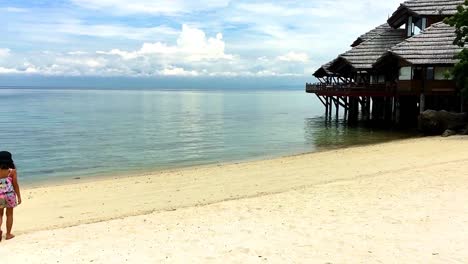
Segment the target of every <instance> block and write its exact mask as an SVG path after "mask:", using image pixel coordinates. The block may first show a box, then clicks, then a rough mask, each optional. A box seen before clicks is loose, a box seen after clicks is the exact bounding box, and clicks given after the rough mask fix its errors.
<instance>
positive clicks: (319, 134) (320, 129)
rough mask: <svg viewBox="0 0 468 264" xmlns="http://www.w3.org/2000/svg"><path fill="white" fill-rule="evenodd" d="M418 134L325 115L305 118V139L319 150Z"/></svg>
mask: <svg viewBox="0 0 468 264" xmlns="http://www.w3.org/2000/svg"><path fill="white" fill-rule="evenodd" d="M416 135H417V134H416V133H415V132H414V131H407V130H395V129H390V128H386V129H382V128H375V127H371V126H369V125H367V124H365V123H358V124H356V125H349V124H348V123H347V122H346V120H344V119H339V120H331V121H330V120H327V119H326V118H325V116H320V117H314V118H306V119H305V120H304V137H305V140H306V141H307V142H309V143H310V144H312V145H313V146H314V147H315V149H317V150H323V149H330V148H339V147H348V146H354V145H364V144H374V143H379V142H386V141H391V140H397V139H404V138H410V137H414V136H416Z"/></svg>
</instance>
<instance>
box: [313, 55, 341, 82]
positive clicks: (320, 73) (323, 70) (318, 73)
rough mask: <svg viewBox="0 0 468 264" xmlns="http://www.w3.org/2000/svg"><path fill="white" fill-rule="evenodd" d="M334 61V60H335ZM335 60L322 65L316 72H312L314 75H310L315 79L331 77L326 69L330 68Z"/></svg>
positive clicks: (330, 73)
mask: <svg viewBox="0 0 468 264" xmlns="http://www.w3.org/2000/svg"><path fill="white" fill-rule="evenodd" d="M335 60H336V59H335ZM335 60H332V61H330V62H328V63H326V64H324V65H322V66H321V67H320V68H318V70H316V71H315V72H314V74H312V75H313V76H315V77H317V78H322V77H326V76H331V75H333V72H331V71H329V70H328V68H329V67H330V65H331V64H332V63H333V62H334V61H335Z"/></svg>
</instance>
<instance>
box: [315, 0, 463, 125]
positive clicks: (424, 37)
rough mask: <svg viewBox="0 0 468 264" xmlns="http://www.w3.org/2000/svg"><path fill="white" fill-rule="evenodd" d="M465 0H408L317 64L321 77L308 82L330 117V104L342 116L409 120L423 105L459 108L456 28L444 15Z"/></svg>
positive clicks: (318, 75)
mask: <svg viewBox="0 0 468 264" xmlns="http://www.w3.org/2000/svg"><path fill="white" fill-rule="evenodd" d="M463 2H464V1H463V0H411V1H407V2H404V3H403V4H401V5H400V7H399V8H398V9H397V10H396V11H395V12H394V13H393V15H392V16H391V17H390V18H389V19H388V20H387V23H385V24H382V25H380V26H378V27H376V28H375V29H372V30H371V31H369V32H367V33H365V34H363V35H361V36H360V37H358V38H357V39H356V40H355V41H354V42H353V43H352V44H351V47H352V49H351V50H349V51H347V52H345V53H343V54H341V55H339V56H338V57H337V58H335V59H334V60H332V61H331V62H329V63H327V64H324V65H323V66H321V67H320V68H319V69H318V70H317V71H316V72H315V73H314V74H313V76H315V77H316V78H317V80H318V81H319V82H318V83H315V84H306V91H307V92H308V93H313V94H315V95H316V96H317V97H318V98H319V99H320V101H321V102H322V103H323V104H324V106H325V109H326V113H327V116H328V117H330V118H331V116H332V111H333V107H335V112H336V116H337V117H338V114H339V108H340V107H342V108H343V109H344V111H345V118H347V119H348V120H350V121H353V120H357V117H358V113H359V110H361V114H362V116H363V118H365V119H372V120H386V121H394V122H396V123H412V122H414V121H415V120H416V118H417V116H418V114H419V113H420V112H421V111H424V110H426V109H429V108H431V109H436V110H438V109H445V110H452V111H461V110H463V106H464V104H463V102H462V99H461V96H460V93H459V89H458V88H457V86H456V84H455V81H454V80H453V78H452V76H451V74H450V72H451V71H450V70H451V69H452V68H453V66H454V65H455V64H456V63H457V60H456V59H455V55H456V54H457V53H458V52H459V51H461V48H460V47H458V46H456V45H454V44H453V41H454V40H455V29H454V28H453V27H450V26H449V25H446V24H444V23H443V22H442V21H443V20H444V19H445V18H446V17H449V16H451V15H453V14H455V13H456V12H457V7H458V6H459V5H461V4H463Z"/></svg>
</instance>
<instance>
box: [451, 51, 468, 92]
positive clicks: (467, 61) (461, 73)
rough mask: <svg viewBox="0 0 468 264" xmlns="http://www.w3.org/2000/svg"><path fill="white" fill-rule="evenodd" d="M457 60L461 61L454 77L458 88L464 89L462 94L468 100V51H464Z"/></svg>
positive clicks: (454, 70) (456, 66) (454, 72)
mask: <svg viewBox="0 0 468 264" xmlns="http://www.w3.org/2000/svg"><path fill="white" fill-rule="evenodd" d="M457 58H458V59H459V60H460V62H459V63H457V64H456V65H455V68H454V69H453V75H454V77H455V80H456V82H457V84H458V86H459V87H460V88H461V89H462V94H463V95H464V96H465V98H468V49H466V48H465V49H463V50H462V51H461V52H460V53H459V54H458V55H457Z"/></svg>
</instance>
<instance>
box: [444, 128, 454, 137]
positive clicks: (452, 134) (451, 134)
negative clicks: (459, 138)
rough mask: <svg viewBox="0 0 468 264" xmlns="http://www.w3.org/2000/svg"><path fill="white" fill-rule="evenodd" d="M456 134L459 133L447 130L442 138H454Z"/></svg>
mask: <svg viewBox="0 0 468 264" xmlns="http://www.w3.org/2000/svg"><path fill="white" fill-rule="evenodd" d="M456 134H457V131H455V130H451V129H447V130H445V131H444V133H442V137H450V136H454V135H456Z"/></svg>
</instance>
